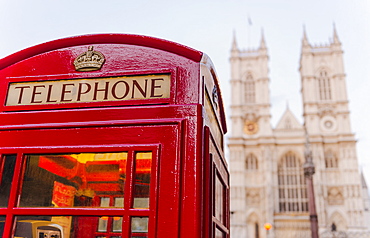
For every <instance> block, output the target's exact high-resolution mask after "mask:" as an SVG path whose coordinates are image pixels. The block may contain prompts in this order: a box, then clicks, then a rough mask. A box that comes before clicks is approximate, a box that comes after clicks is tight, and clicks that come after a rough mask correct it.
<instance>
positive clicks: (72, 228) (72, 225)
mask: <svg viewBox="0 0 370 238" xmlns="http://www.w3.org/2000/svg"><path fill="white" fill-rule="evenodd" d="M102 218H104V219H105V221H106V224H108V226H106V227H105V228H108V229H103V228H104V227H101V225H100V221H101V220H102ZM0 219H1V217H0ZM114 219H116V218H115V217H108V216H107V217H94V216H17V217H16V219H15V221H16V225H15V232H14V237H28V238H31V237H35V238H39V237H40V238H41V237H42V238H46V237H48V238H81V237H87V238H90V237H91V238H94V237H95V238H102V237H111V238H114V237H116V238H121V237H122V234H121V232H122V228H121V230H120V231H113V230H110V229H109V224H112V221H114ZM119 220H120V221H121V227H122V217H119ZM0 231H1V222H0ZM111 232H119V233H116V234H115V235H114V236H112V234H111ZM0 234H1V233H0ZM0 237H1V236H0Z"/></svg>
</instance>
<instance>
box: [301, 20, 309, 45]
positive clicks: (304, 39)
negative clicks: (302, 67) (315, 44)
mask: <svg viewBox="0 0 370 238" xmlns="http://www.w3.org/2000/svg"><path fill="white" fill-rule="evenodd" d="M304 46H310V43H308V39H307V35H306V27H305V25H303V39H302V47H304Z"/></svg>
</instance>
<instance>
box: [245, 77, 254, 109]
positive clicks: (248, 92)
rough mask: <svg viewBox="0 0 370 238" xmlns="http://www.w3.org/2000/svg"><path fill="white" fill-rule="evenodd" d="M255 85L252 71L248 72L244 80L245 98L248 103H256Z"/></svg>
mask: <svg viewBox="0 0 370 238" xmlns="http://www.w3.org/2000/svg"><path fill="white" fill-rule="evenodd" d="M255 97H256V95H255V85H254V80H253V77H252V74H251V73H248V74H247V78H246V80H245V82H244V98H245V102H246V103H255Z"/></svg>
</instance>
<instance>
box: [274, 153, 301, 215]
mask: <svg viewBox="0 0 370 238" xmlns="http://www.w3.org/2000/svg"><path fill="white" fill-rule="evenodd" d="M278 184H279V187H278V189H279V211H280V212H294V213H297V212H298V213H299V212H308V198H307V188H306V181H305V178H304V173H303V167H302V163H301V162H300V161H299V159H298V158H297V156H296V155H295V154H294V153H292V152H288V153H286V154H285V155H284V157H283V158H282V160H281V161H280V163H279V166H278Z"/></svg>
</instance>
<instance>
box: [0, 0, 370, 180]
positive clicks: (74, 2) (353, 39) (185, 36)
mask: <svg viewBox="0 0 370 238" xmlns="http://www.w3.org/2000/svg"><path fill="white" fill-rule="evenodd" d="M248 19H250V20H251V23H252V24H249V21H248ZM334 23H335V26H336V29H337V32H338V35H339V39H340V41H341V42H342V47H343V50H344V52H345V54H344V63H345V71H346V75H347V86H348V95H349V101H350V110H351V120H352V129H353V131H354V133H355V134H356V138H357V139H358V146H357V148H358V158H359V163H360V166H361V168H362V169H363V170H364V171H365V176H366V178H367V180H368V181H369V182H368V184H369V185H370V123H369V120H370V109H369V108H370V107H369V104H370V92H369V90H370V77H369V76H370V1H369V0H340V1H339V0H320V1H318V0H310V1H302V0H245V1H237V0H223V1H221V0H187V1H174V0H172V1H171V0H135V1H127V0H126V1H125V0H104V1H102V0H88V1H87V0H0V33H1V37H0V58H3V57H5V56H7V55H9V54H11V53H14V52H16V51H19V50H21V49H24V48H27V47H30V46H33V45H35V44H39V43H43V42H46V41H50V40H54V39H58V38H64V37H69V36H75V35H83V34H92V33H130V34H141V35H149V36H154V37H159V38H163V39H167V40H171V41H175V42H178V43H181V44H184V45H187V46H190V47H192V48H195V49H197V50H200V51H203V52H205V53H207V54H208V55H209V56H210V57H211V59H212V60H213V63H214V65H215V67H216V70H217V73H218V76H219V78H220V81H221V85H222V93H223V98H224V101H225V104H226V107H227V111H229V108H228V107H229V95H230V87H229V80H230V69H229V68H230V65H229V52H230V47H231V41H232V36H233V31H235V33H236V38H237V42H238V46H239V48H241V49H243V48H256V47H258V45H259V41H260V37H261V31H262V29H263V32H264V35H265V40H266V44H267V48H268V52H269V56H270V61H269V68H270V75H269V77H270V92H271V100H272V102H271V103H272V119H273V121H272V122H273V126H274V127H275V126H276V123H277V121H278V120H279V119H280V117H281V115H282V114H283V112H284V110H285V109H286V105H287V102H288V103H289V107H290V109H291V110H292V111H293V113H294V114H295V115H296V116H297V118H298V119H299V120H300V121H301V122H302V121H303V120H302V101H301V96H300V93H299V92H300V76H299V72H298V67H299V56H300V48H301V39H302V35H303V26H305V28H306V33H307V36H308V39H309V42H310V43H311V44H312V45H316V44H327V43H329V38H331V37H332V35H333V24H334ZM229 131H230V125H229Z"/></svg>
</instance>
